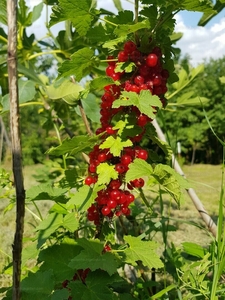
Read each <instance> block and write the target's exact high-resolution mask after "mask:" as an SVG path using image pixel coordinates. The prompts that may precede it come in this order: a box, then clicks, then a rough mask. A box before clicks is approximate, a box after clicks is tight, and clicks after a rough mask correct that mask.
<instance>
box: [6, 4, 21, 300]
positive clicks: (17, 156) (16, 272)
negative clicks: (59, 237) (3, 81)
mask: <svg viewBox="0 0 225 300" xmlns="http://www.w3.org/2000/svg"><path fill="white" fill-rule="evenodd" d="M16 12H17V0H8V1H7V18H8V58H7V59H8V84H9V98H10V127H11V142H12V168H13V175H14V184H15V192H16V229H15V235H14V241H13V245H12V255H13V295H12V299H13V300H20V278H21V256H22V247H23V244H22V240H23V230H24V214H25V190H24V181H23V171H22V150H21V142H20V128H19V99H18V79H17V14H16Z"/></svg>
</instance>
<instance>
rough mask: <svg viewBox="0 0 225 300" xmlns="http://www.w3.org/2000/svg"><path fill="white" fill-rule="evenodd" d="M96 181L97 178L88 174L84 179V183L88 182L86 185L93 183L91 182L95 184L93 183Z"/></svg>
mask: <svg viewBox="0 0 225 300" xmlns="http://www.w3.org/2000/svg"><path fill="white" fill-rule="evenodd" d="M95 182H96V179H95V178H94V177H92V176H87V177H86V178H85V181H84V183H85V184H86V185H91V184H93V183H95Z"/></svg>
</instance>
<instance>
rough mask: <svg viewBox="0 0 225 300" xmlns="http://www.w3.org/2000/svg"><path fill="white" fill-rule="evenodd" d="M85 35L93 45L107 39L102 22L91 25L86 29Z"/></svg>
mask: <svg viewBox="0 0 225 300" xmlns="http://www.w3.org/2000/svg"><path fill="white" fill-rule="evenodd" d="M86 37H87V38H88V39H89V41H90V42H91V43H92V44H95V45H101V44H103V43H104V42H106V41H108V40H109V36H108V34H107V31H106V29H105V27H104V26H103V25H102V23H99V24H98V25H96V26H93V27H91V28H90V29H89V30H88V32H87V34H86Z"/></svg>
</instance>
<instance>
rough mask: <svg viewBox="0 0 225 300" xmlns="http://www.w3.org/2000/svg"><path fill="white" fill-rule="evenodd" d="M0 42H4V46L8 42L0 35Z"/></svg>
mask: <svg viewBox="0 0 225 300" xmlns="http://www.w3.org/2000/svg"><path fill="white" fill-rule="evenodd" d="M0 40H2V41H3V42H5V43H6V44H7V43H8V40H7V39H6V38H4V37H3V36H2V35H0Z"/></svg>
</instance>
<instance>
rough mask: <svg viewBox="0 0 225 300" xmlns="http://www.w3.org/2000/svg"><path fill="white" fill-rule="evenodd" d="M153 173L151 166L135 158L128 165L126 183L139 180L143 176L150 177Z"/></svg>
mask: <svg viewBox="0 0 225 300" xmlns="http://www.w3.org/2000/svg"><path fill="white" fill-rule="evenodd" d="M152 173H153V169H152V166H151V165H150V164H148V163H147V162H146V161H145V160H143V159H140V158H136V159H135V160H134V161H133V162H132V163H131V164H129V170H128V171H127V173H126V182H130V181H131V180H134V179H137V178H141V177H143V176H151V175H152Z"/></svg>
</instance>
